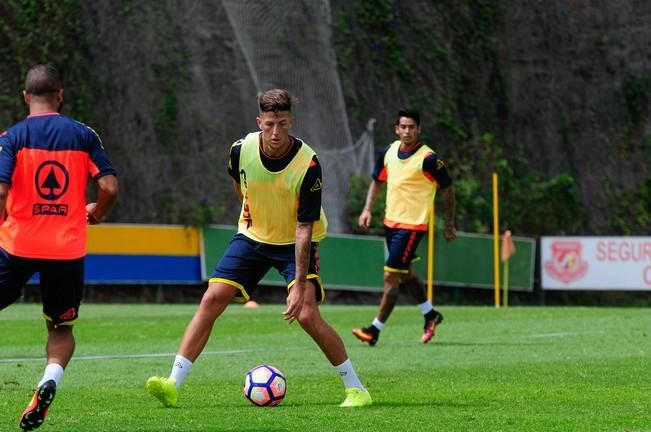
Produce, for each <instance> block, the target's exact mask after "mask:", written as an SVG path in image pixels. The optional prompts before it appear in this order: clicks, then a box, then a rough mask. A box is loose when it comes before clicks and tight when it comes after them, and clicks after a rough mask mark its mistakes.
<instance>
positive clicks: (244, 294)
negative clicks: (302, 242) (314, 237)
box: [209, 233, 325, 303]
mask: <svg viewBox="0 0 651 432" xmlns="http://www.w3.org/2000/svg"><path fill="white" fill-rule="evenodd" d="M317 246H318V243H314V242H313V243H312V246H311V248H310V264H309V266H308V270H307V278H308V279H309V280H310V281H311V282H313V283H314V285H315V287H316V301H317V302H318V303H322V302H323V300H324V299H325V292H324V290H323V285H322V284H321V278H320V277H319V253H318V252H317ZM271 267H273V268H275V269H276V270H278V273H280V274H281V275H282V277H283V278H284V279H285V282H286V283H287V287H288V288H291V287H292V285H294V279H296V251H295V247H294V245H293V244H291V245H270V244H266V243H259V242H257V241H255V240H252V239H250V238H248V237H246V236H245V235H244V234H241V233H238V234H235V237H233V240H231V242H230V244H229V245H228V248H227V249H226V252H224V256H222V259H221V260H220V261H219V264H217V267H216V268H215V271H214V272H213V274H212V278H211V279H210V281H209V282H223V283H226V284H228V285H231V286H234V287H235V288H237V289H238V290H239V291H240V292H239V293H238V294H237V295H236V296H235V301H238V302H244V301H248V300H249V299H250V298H251V296H250V295H249V291H250V290H251V289H252V288H254V287H255V286H256V285H257V284H258V282H260V279H262V278H263V277H264V275H265V274H267V272H268V271H269V269H271Z"/></svg>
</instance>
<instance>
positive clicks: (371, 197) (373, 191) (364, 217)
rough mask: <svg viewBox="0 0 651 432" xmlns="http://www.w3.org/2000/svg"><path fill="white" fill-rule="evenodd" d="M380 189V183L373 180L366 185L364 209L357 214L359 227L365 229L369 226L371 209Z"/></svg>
mask: <svg viewBox="0 0 651 432" xmlns="http://www.w3.org/2000/svg"><path fill="white" fill-rule="evenodd" d="M381 189H382V183H381V182H379V181H377V180H373V181H372V182H371V184H370V185H369V187H368V192H366V202H365V203H364V209H363V210H362V213H361V214H360V215H359V219H358V221H357V223H358V225H359V227H360V228H362V229H364V230H367V229H368V228H369V227H370V226H371V218H372V214H371V211H372V210H373V205H375V200H376V199H377V196H378V194H379V193H380V190H381Z"/></svg>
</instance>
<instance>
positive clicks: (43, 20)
mask: <svg viewBox="0 0 651 432" xmlns="http://www.w3.org/2000/svg"><path fill="white" fill-rule="evenodd" d="M78 7H79V6H78V4H77V2H76V1H75V0H57V1H54V0H3V1H2V2H0V57H1V58H2V62H0V78H1V79H0V124H2V125H3V126H6V125H8V124H9V123H13V122H15V121H17V120H19V119H21V118H23V117H24V116H25V112H26V107H25V104H24V102H23V100H22V98H21V94H20V92H21V90H22V89H23V86H24V81H23V80H24V78H25V74H26V73H27V70H28V69H29V68H30V67H31V66H33V65H35V64H37V63H52V64H53V65H55V66H56V67H57V68H58V69H59V71H60V72H61V75H62V77H63V83H64V88H65V105H64V106H65V111H66V113H69V114H70V115H72V116H73V117H76V118H77V119H79V120H81V121H84V122H88V121H89V120H90V119H91V115H92V113H91V109H90V108H91V94H92V91H91V88H92V86H93V83H92V81H91V80H90V78H89V76H88V64H87V57H88V55H89V54H88V47H87V44H86V39H85V33H84V29H83V27H82V23H81V19H80V15H79V13H78ZM67 83H69V84H67Z"/></svg>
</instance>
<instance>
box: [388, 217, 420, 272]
mask: <svg viewBox="0 0 651 432" xmlns="http://www.w3.org/2000/svg"><path fill="white" fill-rule="evenodd" d="M424 234H425V231H415V230H408V229H399V228H389V227H387V226H385V227H384V239H385V241H386V246H387V250H388V252H389V256H388V257H387V260H386V261H385V262H384V270H385V271H388V272H391V273H405V274H406V273H409V268H410V267H411V264H412V263H413V262H415V261H418V260H419V259H420V258H418V256H417V255H416V249H417V248H418V243H420V240H421V239H422V238H423V235H424Z"/></svg>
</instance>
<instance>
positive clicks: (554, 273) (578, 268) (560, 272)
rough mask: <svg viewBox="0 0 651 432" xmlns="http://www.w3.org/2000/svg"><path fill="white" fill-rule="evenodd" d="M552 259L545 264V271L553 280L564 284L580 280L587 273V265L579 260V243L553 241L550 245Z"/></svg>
mask: <svg viewBox="0 0 651 432" xmlns="http://www.w3.org/2000/svg"><path fill="white" fill-rule="evenodd" d="M551 249H552V259H551V260H550V261H547V262H545V270H547V273H549V275H550V276H551V277H553V278H554V279H557V280H559V281H561V282H563V283H565V284H569V283H570V282H574V281H575V280H578V279H581V278H582V277H583V276H584V275H585V274H586V272H587V271H588V263H587V262H585V261H583V260H582V259H581V249H582V246H581V243H580V242H578V241H555V242H552V244H551Z"/></svg>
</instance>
